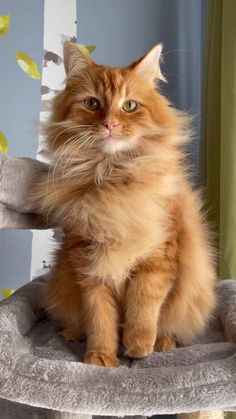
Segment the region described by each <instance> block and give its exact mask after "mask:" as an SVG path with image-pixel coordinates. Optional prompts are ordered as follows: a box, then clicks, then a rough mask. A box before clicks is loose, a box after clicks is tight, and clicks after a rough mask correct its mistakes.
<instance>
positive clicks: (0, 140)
mask: <svg viewBox="0 0 236 419" xmlns="http://www.w3.org/2000/svg"><path fill="white" fill-rule="evenodd" d="M7 152H8V144H7V139H6V137H5V135H4V134H3V133H2V132H1V131H0V153H7Z"/></svg>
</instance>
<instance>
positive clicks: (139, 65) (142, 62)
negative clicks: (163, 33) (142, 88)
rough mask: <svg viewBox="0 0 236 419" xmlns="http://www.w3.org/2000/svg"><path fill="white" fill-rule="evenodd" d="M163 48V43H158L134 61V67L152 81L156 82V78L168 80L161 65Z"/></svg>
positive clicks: (143, 76) (138, 72) (142, 75)
mask: <svg viewBox="0 0 236 419" xmlns="http://www.w3.org/2000/svg"><path fill="white" fill-rule="evenodd" d="M162 48H163V46H162V44H157V45H156V46H155V47H154V48H152V49H151V50H150V51H149V52H148V53H147V54H145V55H143V57H141V58H140V59H139V60H138V61H136V62H135V63H133V65H132V67H134V68H135V71H136V72H137V74H139V75H140V76H141V77H142V78H144V79H145V80H150V81H151V82H154V81H155V80H156V79H158V80H162V81H164V82H166V81H167V80H166V78H165V77H164V76H163V74H162V72H161V67H160V63H161V52H162Z"/></svg>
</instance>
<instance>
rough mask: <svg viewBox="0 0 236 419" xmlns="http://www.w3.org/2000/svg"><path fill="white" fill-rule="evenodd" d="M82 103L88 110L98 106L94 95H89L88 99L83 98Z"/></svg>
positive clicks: (94, 109) (95, 108)
mask: <svg viewBox="0 0 236 419" xmlns="http://www.w3.org/2000/svg"><path fill="white" fill-rule="evenodd" d="M84 104H85V106H86V108H87V109H89V110H90V111H96V110H97V109H98V108H99V106H100V103H99V101H98V100H97V99H95V97H89V98H88V99H85V101H84Z"/></svg>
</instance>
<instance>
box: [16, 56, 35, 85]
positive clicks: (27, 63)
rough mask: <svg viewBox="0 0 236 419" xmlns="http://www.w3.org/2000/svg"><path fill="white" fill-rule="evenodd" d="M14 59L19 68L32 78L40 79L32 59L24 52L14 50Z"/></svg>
mask: <svg viewBox="0 0 236 419" xmlns="http://www.w3.org/2000/svg"><path fill="white" fill-rule="evenodd" d="M16 61H17V62H18V64H19V66H20V68H21V69H22V70H23V71H24V72H25V73H26V74H27V75H28V76H29V77H32V78H33V79H40V78H41V75H40V72H39V70H38V67H37V65H36V63H35V62H34V60H33V59H32V58H31V57H29V55H27V54H25V53H24V52H21V51H18V50H16Z"/></svg>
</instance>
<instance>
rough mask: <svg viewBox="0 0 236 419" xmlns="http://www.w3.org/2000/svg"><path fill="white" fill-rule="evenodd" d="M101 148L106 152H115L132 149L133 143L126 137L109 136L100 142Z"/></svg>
mask: <svg viewBox="0 0 236 419" xmlns="http://www.w3.org/2000/svg"><path fill="white" fill-rule="evenodd" d="M99 148H100V149H101V150H102V152H103V153H105V154H115V153H118V152H119V151H126V150H130V149H131V148H132V144H131V143H130V141H128V140H126V139H122V138H114V137H108V138H105V139H104V140H102V141H101V142H100V144H99Z"/></svg>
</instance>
